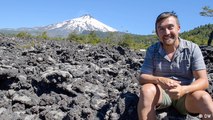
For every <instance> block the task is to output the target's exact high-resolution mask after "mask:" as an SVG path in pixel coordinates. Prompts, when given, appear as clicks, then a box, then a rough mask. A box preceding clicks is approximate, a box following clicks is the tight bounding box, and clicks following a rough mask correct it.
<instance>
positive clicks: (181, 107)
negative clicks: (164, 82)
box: [156, 90, 188, 115]
mask: <svg viewBox="0 0 213 120" xmlns="http://www.w3.org/2000/svg"><path fill="white" fill-rule="evenodd" d="M162 95H163V100H162V102H161V104H160V106H158V107H157V108H156V109H163V108H166V107H169V106H171V105H172V106H173V107H174V108H175V109H176V110H177V111H178V112H179V113H181V114H183V115H186V114H188V112H187V110H186V108H185V99H186V95H184V96H183V97H181V98H180V99H178V100H171V98H170V97H169V95H168V94H167V93H166V92H165V91H164V90H162Z"/></svg>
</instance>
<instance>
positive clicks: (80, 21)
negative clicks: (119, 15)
mask: <svg viewBox="0 0 213 120" xmlns="http://www.w3.org/2000/svg"><path fill="white" fill-rule="evenodd" d="M37 29H42V30H44V31H67V32H68V31H69V32H77V33H82V32H83V31H101V32H115V31H117V30H116V29H114V28H112V27H110V26H107V25H105V24H104V23H102V22H100V21H98V20H96V19H95V18H93V17H92V16H91V15H84V16H81V17H79V18H74V19H71V20H67V21H64V22H59V23H56V24H51V25H47V26H44V27H37Z"/></svg>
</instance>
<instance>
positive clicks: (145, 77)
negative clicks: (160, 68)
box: [139, 74, 159, 85]
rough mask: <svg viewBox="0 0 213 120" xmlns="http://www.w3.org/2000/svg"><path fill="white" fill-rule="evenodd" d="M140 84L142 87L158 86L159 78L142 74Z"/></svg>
mask: <svg viewBox="0 0 213 120" xmlns="http://www.w3.org/2000/svg"><path fill="white" fill-rule="evenodd" d="M139 83H140V84H141V85H143V84H146V83H153V84H158V83H159V77H157V76H153V75H148V74H141V75H140V77H139Z"/></svg>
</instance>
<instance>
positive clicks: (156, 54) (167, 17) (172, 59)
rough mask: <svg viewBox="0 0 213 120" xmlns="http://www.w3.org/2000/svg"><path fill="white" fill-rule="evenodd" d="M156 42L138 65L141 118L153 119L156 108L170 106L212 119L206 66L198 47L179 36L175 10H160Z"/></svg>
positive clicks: (144, 119)
mask: <svg viewBox="0 0 213 120" xmlns="http://www.w3.org/2000/svg"><path fill="white" fill-rule="evenodd" d="M155 29H156V33H157V36H158V38H159V42H157V43H155V44H154V45H152V46H150V47H149V48H148V49H147V53H146V57H145V60H144V63H143V65H142V67H141V75H140V79H139V83H140V84H141V85H142V87H141V90H140V98H139V102H138V117H139V119H140V120H155V119H156V117H155V110H156V109H162V108H166V107H169V106H171V105H172V106H173V107H174V108H175V109H176V110H177V111H179V113H181V114H183V115H187V114H190V115H198V114H201V115H202V116H204V117H203V118H202V119H207V120H213V116H212V115H213V102H212V98H211V96H210V95H209V93H207V92H206V91H205V89H206V88H208V85H209V83H208V78H207V71H206V66H205V63H204V60H203V56H202V53H201V50H200V48H199V46H198V45H197V44H195V43H192V42H191V41H187V40H184V39H182V38H180V37H179V33H180V23H179V20H178V17H177V15H176V14H175V13H174V12H163V13H161V14H160V15H159V16H158V17H157V19H156V23H155ZM207 116H208V117H207Z"/></svg>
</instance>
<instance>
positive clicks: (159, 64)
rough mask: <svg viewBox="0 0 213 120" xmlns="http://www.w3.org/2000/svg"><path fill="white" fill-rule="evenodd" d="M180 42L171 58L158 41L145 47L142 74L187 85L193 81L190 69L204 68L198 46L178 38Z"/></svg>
mask: <svg viewBox="0 0 213 120" xmlns="http://www.w3.org/2000/svg"><path fill="white" fill-rule="evenodd" d="M179 40H180V42H179V43H180V44H179V47H178V48H177V50H176V52H175V54H174V56H173V58H172V60H170V59H169V58H168V56H167V55H166V52H165V50H164V49H163V48H162V45H161V43H160V42H157V43H155V44H153V45H152V46H150V47H149V48H148V49H147V52H146V56H145V59H144V63H143V65H142V66H141V69H140V71H141V73H142V74H151V75H154V76H161V77H168V78H172V79H174V80H178V81H181V84H182V85H189V84H191V83H192V82H193V81H194V76H193V73H192V71H195V70H202V69H206V65H205V62H204V60H203V55H202V52H201V50H200V48H199V46H198V45H197V44H195V43H193V42H191V41H187V40H184V39H181V38H179Z"/></svg>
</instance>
